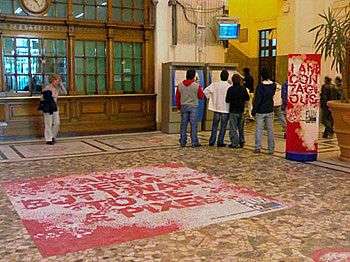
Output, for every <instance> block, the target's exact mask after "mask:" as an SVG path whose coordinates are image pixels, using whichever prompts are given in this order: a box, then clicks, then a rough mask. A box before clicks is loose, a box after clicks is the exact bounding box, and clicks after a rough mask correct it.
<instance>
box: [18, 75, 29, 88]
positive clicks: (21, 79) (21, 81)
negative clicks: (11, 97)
mask: <svg viewBox="0 0 350 262" xmlns="http://www.w3.org/2000/svg"><path fill="white" fill-rule="evenodd" d="M17 91H29V76H23V75H20V76H17Z"/></svg>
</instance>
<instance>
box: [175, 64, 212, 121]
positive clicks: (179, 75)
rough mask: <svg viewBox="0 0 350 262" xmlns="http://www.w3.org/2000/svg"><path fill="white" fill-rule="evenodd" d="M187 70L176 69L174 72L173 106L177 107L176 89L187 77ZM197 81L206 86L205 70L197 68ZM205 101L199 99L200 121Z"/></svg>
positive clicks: (198, 114)
mask: <svg viewBox="0 0 350 262" xmlns="http://www.w3.org/2000/svg"><path fill="white" fill-rule="evenodd" d="M186 72H187V70H183V69H181V70H174V71H173V74H172V106H173V107H176V95H175V94H176V89H177V87H178V85H179V83H181V82H182V81H184V80H185V79H186ZM195 79H196V81H197V82H198V83H199V84H200V85H201V86H202V88H204V87H205V78H204V70H196V78H195ZM204 108H205V102H204V100H199V102H198V111H197V121H198V122H200V121H202V120H203V116H204Z"/></svg>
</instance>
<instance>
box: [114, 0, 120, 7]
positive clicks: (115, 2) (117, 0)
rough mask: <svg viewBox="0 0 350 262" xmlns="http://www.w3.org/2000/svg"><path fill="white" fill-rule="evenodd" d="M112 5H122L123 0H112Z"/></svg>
mask: <svg viewBox="0 0 350 262" xmlns="http://www.w3.org/2000/svg"><path fill="white" fill-rule="evenodd" d="M112 5H113V6H118V7H120V6H121V1H120V0H112Z"/></svg>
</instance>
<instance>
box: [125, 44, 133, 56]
mask: <svg viewBox="0 0 350 262" xmlns="http://www.w3.org/2000/svg"><path fill="white" fill-rule="evenodd" d="M132 55H133V52H132V44H128V43H123V57H125V58H132Z"/></svg>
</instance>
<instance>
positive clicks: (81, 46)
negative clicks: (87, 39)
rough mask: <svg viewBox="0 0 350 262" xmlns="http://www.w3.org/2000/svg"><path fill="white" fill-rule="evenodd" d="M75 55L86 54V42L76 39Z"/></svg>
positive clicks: (81, 55)
mask: <svg viewBox="0 0 350 262" xmlns="http://www.w3.org/2000/svg"><path fill="white" fill-rule="evenodd" d="M74 49H75V51H74V52H75V56H80V57H83V56H84V42H83V41H75V48H74Z"/></svg>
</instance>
